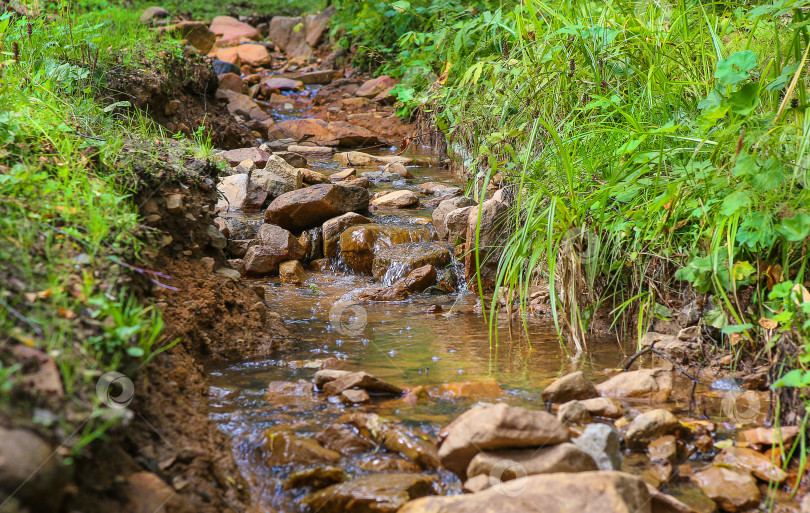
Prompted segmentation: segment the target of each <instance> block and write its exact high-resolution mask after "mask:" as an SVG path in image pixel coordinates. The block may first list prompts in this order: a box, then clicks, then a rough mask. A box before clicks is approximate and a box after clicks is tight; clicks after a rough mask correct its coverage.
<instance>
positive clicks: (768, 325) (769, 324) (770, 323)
mask: <svg viewBox="0 0 810 513" xmlns="http://www.w3.org/2000/svg"><path fill="white" fill-rule="evenodd" d="M758 324H759V325H760V326H762V327H763V328H765V329H766V330H773V329H776V327H777V326H779V323H778V322H776V321H774V320H773V319H766V318H765V317H762V318H761V319H760V320H759V321H758Z"/></svg>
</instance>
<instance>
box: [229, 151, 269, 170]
mask: <svg viewBox="0 0 810 513" xmlns="http://www.w3.org/2000/svg"><path fill="white" fill-rule="evenodd" d="M221 157H222V158H223V159H225V162H227V163H228V165H229V166H231V167H236V166H238V165H239V164H240V163H241V162H242V161H245V160H252V161H253V163H254V164H256V167H264V166H266V165H267V159H268V158H270V154H269V153H267V152H266V151H264V150H260V149H259V148H239V149H238V150H228V151H224V152H222V154H221Z"/></svg>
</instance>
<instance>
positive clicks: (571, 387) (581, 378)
mask: <svg viewBox="0 0 810 513" xmlns="http://www.w3.org/2000/svg"><path fill="white" fill-rule="evenodd" d="M598 396H599V393H598V392H597V391H596V388H595V387H594V386H593V383H591V382H590V380H589V379H588V378H586V377H585V374H584V373H583V372H582V371H577V372H572V373H571V374H567V375H565V376H563V377H561V378H559V379H557V380H555V381H554V382H553V383H551V384H550V385H549V386H547V387H546V388H545V390H543V393H542V397H543V401H546V402H548V401H552V402H555V403H566V402H568V401H573V400H575V399H591V398H593V397H598Z"/></svg>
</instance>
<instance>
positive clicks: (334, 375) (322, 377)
mask: <svg viewBox="0 0 810 513" xmlns="http://www.w3.org/2000/svg"><path fill="white" fill-rule="evenodd" d="M351 373H352V372H351V371H346V370H340V369H321V370H319V371H318V372H316V373H315V376H314V377H313V381H314V382H315V386H316V387H317V388H319V389H321V390H323V386H324V385H326V384H327V383H329V382H330V381H334V380H336V379H338V378H342V377H343V376H347V375H349V374H351Z"/></svg>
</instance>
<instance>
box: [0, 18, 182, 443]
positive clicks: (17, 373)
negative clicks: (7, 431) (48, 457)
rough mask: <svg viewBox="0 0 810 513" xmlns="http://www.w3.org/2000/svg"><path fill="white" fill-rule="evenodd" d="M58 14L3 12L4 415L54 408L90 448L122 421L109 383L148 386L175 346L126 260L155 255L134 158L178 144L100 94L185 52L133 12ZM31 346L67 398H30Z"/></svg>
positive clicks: (0, 254)
mask: <svg viewBox="0 0 810 513" xmlns="http://www.w3.org/2000/svg"><path fill="white" fill-rule="evenodd" d="M51 14H52V16H51V18H50V19H48V20H47V21H46V19H45V18H44V17H40V18H38V19H32V20H28V19H25V18H21V17H12V16H11V15H10V14H4V15H3V16H0V41H2V48H0V49H2V51H3V59H4V61H5V62H3V64H2V67H0V72H2V80H0V261H2V262H3V263H4V265H3V271H2V279H0V281H1V282H2V283H0V299H2V302H0V331H1V332H2V333H4V334H7V335H8V336H7V337H4V338H3V340H2V341H0V394H2V402H1V403H0V415H2V416H3V417H15V419H14V422H15V423H18V422H22V423H23V424H28V423H30V422H32V421H31V420H29V419H31V408H33V407H44V408H48V409H50V410H51V411H53V412H54V413H56V421H55V422H54V421H53V420H52V419H50V418H47V419H45V420H42V419H40V420H36V419H35V420H34V421H33V422H34V423H35V424H36V423H45V424H46V425H43V426H40V427H41V428H42V429H46V430H47V429H56V428H57V427H60V428H61V430H60V431H57V433H61V435H59V436H65V437H67V436H68V435H70V434H71V433H73V432H74V431H75V430H76V429H79V432H78V434H77V436H76V437H74V438H71V439H70V440H69V447H70V448H72V449H73V451H74V452H78V451H80V450H81V448H82V447H84V446H86V444H88V443H89V442H91V441H92V440H94V439H96V438H98V437H100V436H103V433H104V431H105V430H106V429H107V428H108V427H109V426H110V425H111V424H112V423H114V422H115V419H116V418H117V415H110V413H111V412H112V411H111V410H110V409H109V408H106V407H105V406H104V405H103V403H102V401H101V398H99V397H98V396H97V394H96V383H97V381H98V378H99V376H101V375H102V374H103V373H105V372H108V371H111V370H116V371H121V372H123V373H124V374H127V375H128V376H129V377H130V378H133V379H134V377H135V374H136V373H137V372H138V369H139V368H140V367H141V366H142V365H143V363H144V362H146V361H148V360H149V359H150V358H152V357H153V356H154V355H155V354H157V353H158V352H160V351H161V350H163V349H165V348H166V347H168V345H167V344H166V341H165V340H164V339H163V335H162V331H163V321H162V319H161V318H160V315H159V313H158V312H157V311H156V310H154V309H153V308H152V307H150V306H147V305H144V304H142V303H140V302H139V301H138V300H136V299H135V298H134V297H133V295H132V293H131V292H130V291H129V290H128V289H127V286H126V285H125V284H126V283H128V282H129V281H130V276H129V275H130V270H129V268H128V267H127V266H126V265H122V262H132V261H134V260H136V259H137V255H138V253H139V251H140V250H142V249H143V248H144V246H143V244H142V242H141V241H140V240H139V234H140V228H139V218H138V211H137V207H136V205H134V203H133V201H132V199H133V193H134V191H135V189H136V187H137V185H138V181H139V176H138V175H137V173H136V172H135V170H134V168H133V166H132V163H131V162H130V161H129V160H127V159H125V158H124V155H125V154H126V152H124V151H122V150H123V149H124V148H125V147H127V146H131V145H133V144H136V145H138V147H139V148H140V149H142V150H144V151H146V152H148V151H149V149H150V145H151V144H152V141H154V140H155V139H156V138H157V139H161V138H164V140H165V136H164V134H162V133H161V132H159V131H157V130H155V129H154V127H153V126H152V124H151V122H149V121H148V120H146V119H145V118H143V117H139V116H138V115H137V114H136V115H134V116H133V115H132V114H131V112H130V111H128V110H127V109H126V108H125V107H126V106H125V105H120V104H113V105H110V106H105V105H104V104H102V103H100V102H99V101H98V100H97V99H96V98H97V96H99V95H100V94H102V95H103V94H104V92H105V85H106V82H105V79H104V76H105V75H104V74H105V71H107V70H109V69H111V68H112V67H116V68H119V69H122V68H123V69H126V68H131V67H136V66H141V65H142V63H144V62H149V61H151V60H153V59H154V58H155V56H157V55H158V53H159V52H166V51H168V52H175V51H179V47H178V45H176V44H174V43H173V42H171V41H169V42H166V43H161V44H156V43H155V42H154V40H153V38H152V37H151V36H150V34H149V32H148V31H147V30H146V29H145V28H144V27H142V26H141V25H140V24H138V23H137V18H136V17H135V18H133V15H132V14H131V13H128V12H127V11H125V10H123V9H111V10H110V11H108V12H106V13H104V14H102V13H96V12H93V13H89V14H86V15H83V16H76V15H75V14H73V13H69V12H68V11H66V10H64V9H61V10H59V11H58V12H54V13H51ZM133 20H134V21H133ZM162 144H163V143H162ZM19 344H22V345H27V346H31V347H35V348H37V349H39V350H40V351H42V352H44V353H47V354H48V355H50V356H51V357H52V358H53V359H54V361H55V362H56V363H57V365H58V370H59V374H60V377H61V382H62V385H63V387H64V393H65V395H64V397H63V398H61V399H59V398H54V397H45V396H43V395H41V394H33V395H30V394H28V395H27V393H26V392H25V390H26V387H25V384H24V383H23V381H22V377H23V376H22V374H23V370H22V369H21V368H20V366H19V365H18V364H17V363H16V361H15V357H14V356H13V354H14V351H15V346H16V345H19ZM28 392H30V390H28ZM12 397H13V398H15V399H14V401H12ZM113 413H114V412H113Z"/></svg>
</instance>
